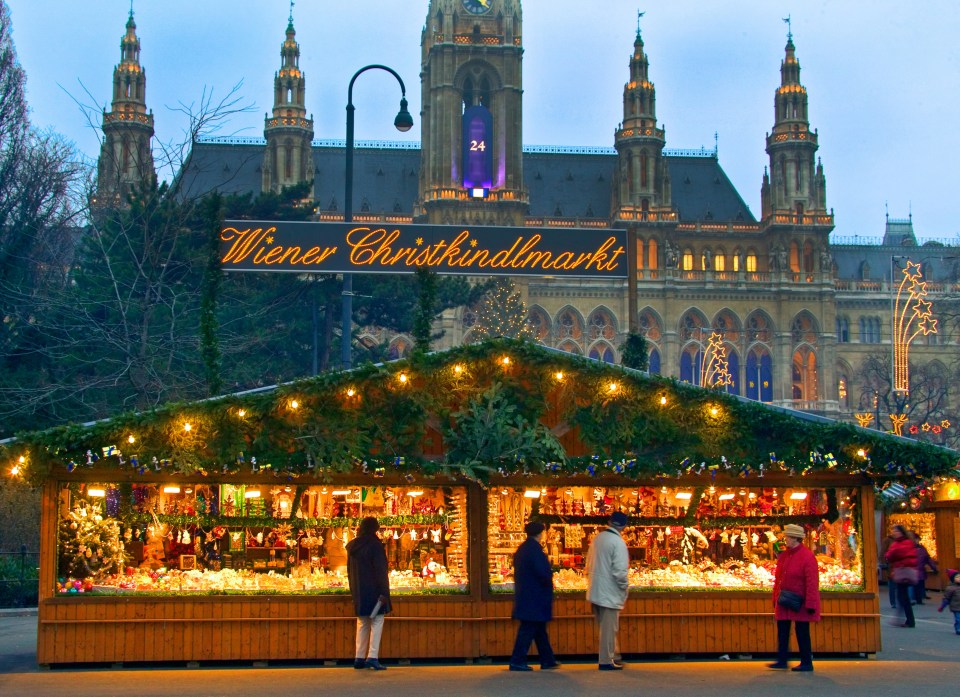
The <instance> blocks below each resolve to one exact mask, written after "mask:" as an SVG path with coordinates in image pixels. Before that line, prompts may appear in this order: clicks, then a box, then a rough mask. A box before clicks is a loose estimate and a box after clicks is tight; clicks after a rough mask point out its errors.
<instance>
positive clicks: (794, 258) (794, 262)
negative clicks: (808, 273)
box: [790, 241, 800, 273]
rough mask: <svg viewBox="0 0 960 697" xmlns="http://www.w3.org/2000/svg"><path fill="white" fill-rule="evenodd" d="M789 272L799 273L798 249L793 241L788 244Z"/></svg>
mask: <svg viewBox="0 0 960 697" xmlns="http://www.w3.org/2000/svg"><path fill="white" fill-rule="evenodd" d="M790 270H791V271H793V272H794V273H800V248H799V247H797V243H796V242H795V241H794V242H791V243H790Z"/></svg>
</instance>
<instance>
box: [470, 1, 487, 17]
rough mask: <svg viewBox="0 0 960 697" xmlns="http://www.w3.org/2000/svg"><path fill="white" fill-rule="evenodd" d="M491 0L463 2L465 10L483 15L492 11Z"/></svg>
mask: <svg viewBox="0 0 960 697" xmlns="http://www.w3.org/2000/svg"><path fill="white" fill-rule="evenodd" d="M490 2H491V0H463V9H465V10H466V11H467V12H469V13H470V14H474V15H482V14H486V13H487V12H489V11H490Z"/></svg>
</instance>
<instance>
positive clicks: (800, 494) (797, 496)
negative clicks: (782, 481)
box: [790, 491, 807, 501]
mask: <svg viewBox="0 0 960 697" xmlns="http://www.w3.org/2000/svg"><path fill="white" fill-rule="evenodd" d="M790 498H791V499H792V500H793V501H803V500H804V499H805V498H807V492H805V491H795V492H793V493H792V494H790Z"/></svg>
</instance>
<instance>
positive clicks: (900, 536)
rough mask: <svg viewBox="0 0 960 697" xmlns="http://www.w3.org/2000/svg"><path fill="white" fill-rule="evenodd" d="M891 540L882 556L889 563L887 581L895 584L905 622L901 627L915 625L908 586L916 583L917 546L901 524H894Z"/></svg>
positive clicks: (917, 574) (898, 602)
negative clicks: (888, 578) (888, 577)
mask: <svg viewBox="0 0 960 697" xmlns="http://www.w3.org/2000/svg"><path fill="white" fill-rule="evenodd" d="M890 537H892V538H893V541H892V542H891V543H890V546H889V547H887V553H886V554H885V555H884V558H885V559H886V560H887V564H889V565H890V581H889V583H896V584H897V604H898V605H899V606H900V607H901V608H903V612H904V615H905V617H906V622H904V623H903V624H902V625H901V626H902V627H916V626H917V625H916V621H915V620H914V618H913V607H912V606H911V605H910V587H911V586H914V585H916V583H917V576H919V573H918V572H917V546H916V545H915V544H914V543H913V540H911V539H910V538H909V537H908V536H907V530H906V528H904V527H903V526H902V525H894V526H893V530H892V531H891V532H890Z"/></svg>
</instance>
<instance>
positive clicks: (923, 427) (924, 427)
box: [920, 424, 930, 433]
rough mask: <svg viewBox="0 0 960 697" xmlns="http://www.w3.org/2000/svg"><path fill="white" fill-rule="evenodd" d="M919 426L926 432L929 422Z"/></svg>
mask: <svg viewBox="0 0 960 697" xmlns="http://www.w3.org/2000/svg"><path fill="white" fill-rule="evenodd" d="M920 428H922V429H923V430H924V432H925V433H926V432H927V431H929V430H930V424H924V425H923V426H921V427H920Z"/></svg>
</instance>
